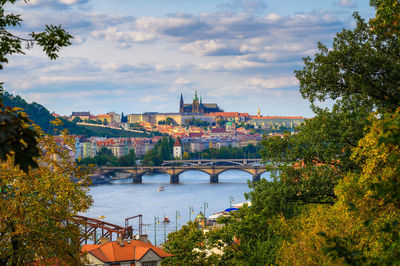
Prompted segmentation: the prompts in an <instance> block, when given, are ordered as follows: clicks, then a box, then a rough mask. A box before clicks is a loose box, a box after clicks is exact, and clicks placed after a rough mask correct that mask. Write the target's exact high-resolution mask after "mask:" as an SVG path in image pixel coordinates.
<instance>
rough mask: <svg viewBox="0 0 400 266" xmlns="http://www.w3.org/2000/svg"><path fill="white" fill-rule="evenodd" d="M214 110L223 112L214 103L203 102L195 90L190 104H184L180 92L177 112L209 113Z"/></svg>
mask: <svg viewBox="0 0 400 266" xmlns="http://www.w3.org/2000/svg"><path fill="white" fill-rule="evenodd" d="M214 112H223V110H222V109H220V108H219V107H218V105H217V104H216V103H203V101H202V99H201V97H200V100H199V98H198V97H197V91H196V92H195V94H194V98H193V101H192V103H191V104H185V103H184V102H183V96H182V94H181V100H180V102H179V113H195V114H209V113H214Z"/></svg>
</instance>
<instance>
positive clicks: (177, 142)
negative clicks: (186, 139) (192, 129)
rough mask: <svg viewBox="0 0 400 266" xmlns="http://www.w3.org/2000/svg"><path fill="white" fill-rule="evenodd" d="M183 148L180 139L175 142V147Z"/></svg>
mask: <svg viewBox="0 0 400 266" xmlns="http://www.w3.org/2000/svg"><path fill="white" fill-rule="evenodd" d="M181 146H182V145H181V143H180V141H179V140H178V139H176V140H175V144H174V147H181Z"/></svg>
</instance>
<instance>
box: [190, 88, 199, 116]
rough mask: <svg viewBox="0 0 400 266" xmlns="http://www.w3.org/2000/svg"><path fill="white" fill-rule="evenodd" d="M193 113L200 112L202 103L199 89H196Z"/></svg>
mask: <svg viewBox="0 0 400 266" xmlns="http://www.w3.org/2000/svg"><path fill="white" fill-rule="evenodd" d="M192 113H200V103H199V98H197V91H194V98H193V103H192Z"/></svg>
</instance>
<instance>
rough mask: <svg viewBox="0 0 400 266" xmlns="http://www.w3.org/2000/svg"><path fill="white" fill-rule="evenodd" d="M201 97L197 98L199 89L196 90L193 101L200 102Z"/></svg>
mask: <svg viewBox="0 0 400 266" xmlns="http://www.w3.org/2000/svg"><path fill="white" fill-rule="evenodd" d="M198 101H199V98H197V90H195V91H194V98H193V102H198Z"/></svg>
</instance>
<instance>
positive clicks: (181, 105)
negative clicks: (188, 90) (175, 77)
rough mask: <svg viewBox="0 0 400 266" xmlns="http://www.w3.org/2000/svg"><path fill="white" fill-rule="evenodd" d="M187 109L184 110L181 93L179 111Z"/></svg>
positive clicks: (182, 111)
mask: <svg viewBox="0 0 400 266" xmlns="http://www.w3.org/2000/svg"><path fill="white" fill-rule="evenodd" d="M184 112H185V111H184V110H183V96H182V93H181V102H180V104H179V113H184Z"/></svg>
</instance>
